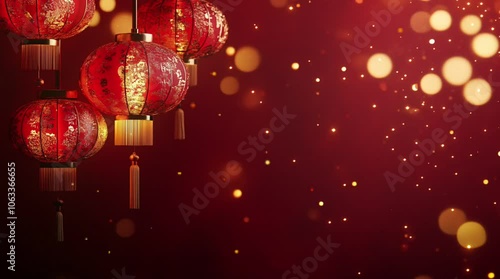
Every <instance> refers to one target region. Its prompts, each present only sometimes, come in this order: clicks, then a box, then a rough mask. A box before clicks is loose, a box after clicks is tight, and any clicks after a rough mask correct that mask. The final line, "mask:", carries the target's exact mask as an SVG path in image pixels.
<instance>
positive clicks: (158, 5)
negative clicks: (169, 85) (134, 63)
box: [138, 0, 228, 86]
mask: <svg viewBox="0 0 500 279" xmlns="http://www.w3.org/2000/svg"><path fill="white" fill-rule="evenodd" d="M138 23H139V27H140V29H141V30H144V31H145V32H147V33H151V34H153V38H154V42H155V43H158V44H161V45H164V46H166V47H167V48H169V49H171V50H174V51H175V52H177V54H178V55H179V56H180V57H181V58H182V59H183V60H184V62H186V63H187V66H188V71H189V74H190V80H189V85H190V86H195V85H196V84H197V67H196V59H197V58H201V57H204V56H208V55H212V54H215V53H217V52H218V51H220V50H221V49H222V47H223V46H224V44H225V43H226V41H227V37H228V25H227V21H226V17H225V16H224V14H223V13H222V12H221V11H220V10H219V9H218V8H217V7H216V6H215V5H213V4H212V3H210V2H208V1H206V0H177V1H164V0H150V1H148V2H146V3H144V4H143V5H141V6H140V7H139V15H138Z"/></svg>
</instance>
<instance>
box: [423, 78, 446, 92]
mask: <svg viewBox="0 0 500 279" xmlns="http://www.w3.org/2000/svg"><path fill="white" fill-rule="evenodd" d="M442 87H443V82H442V81H441V78H440V77H439V76H438V75H436V74H433V73H428V74H426V75H425V76H423V77H422V79H421V80H420V89H422V92H424V93H425V94H428V95H435V94H437V93H439V91H441V88H442Z"/></svg>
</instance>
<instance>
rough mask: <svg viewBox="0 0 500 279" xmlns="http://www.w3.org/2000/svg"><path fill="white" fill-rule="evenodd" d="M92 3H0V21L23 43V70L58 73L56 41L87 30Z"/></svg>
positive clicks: (73, 0) (74, 0)
mask: <svg viewBox="0 0 500 279" xmlns="http://www.w3.org/2000/svg"><path fill="white" fill-rule="evenodd" d="M94 11H95V1H94V0H37V1H34V0H2V1H0V21H2V22H3V24H4V25H6V26H7V28H8V29H9V30H10V31H12V32H13V33H16V34H17V35H19V36H21V37H24V38H26V40H24V41H23V43H22V47H21V51H22V63H21V66H22V68H23V69H25V70H59V69H60V40H61V39H66V38H69V37H72V36H74V35H76V34H78V33H80V32H82V31H83V30H84V29H85V28H87V26H88V24H89V23H90V20H91V19H92V17H93V15H94Z"/></svg>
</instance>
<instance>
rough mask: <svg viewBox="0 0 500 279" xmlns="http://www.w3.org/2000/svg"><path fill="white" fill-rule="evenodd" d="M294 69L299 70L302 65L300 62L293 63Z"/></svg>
mask: <svg viewBox="0 0 500 279" xmlns="http://www.w3.org/2000/svg"><path fill="white" fill-rule="evenodd" d="M291 67H292V70H298V69H299V68H300V65H299V63H297V62H295V63H292V66H291Z"/></svg>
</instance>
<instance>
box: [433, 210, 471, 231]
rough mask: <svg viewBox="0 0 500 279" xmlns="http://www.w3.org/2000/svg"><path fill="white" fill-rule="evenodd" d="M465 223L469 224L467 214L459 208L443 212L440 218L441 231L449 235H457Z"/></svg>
mask: <svg viewBox="0 0 500 279" xmlns="http://www.w3.org/2000/svg"><path fill="white" fill-rule="evenodd" d="M465 222H467V216H465V212H463V211H462V210H461V209H457V208H448V209H445V210H443V211H442V212H441V214H440V215H439V218H438V225H439V229H441V231H442V232H443V233H445V234H448V235H456V234H457V231H458V228H460V226H461V225H462V224H464V223H465Z"/></svg>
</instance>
